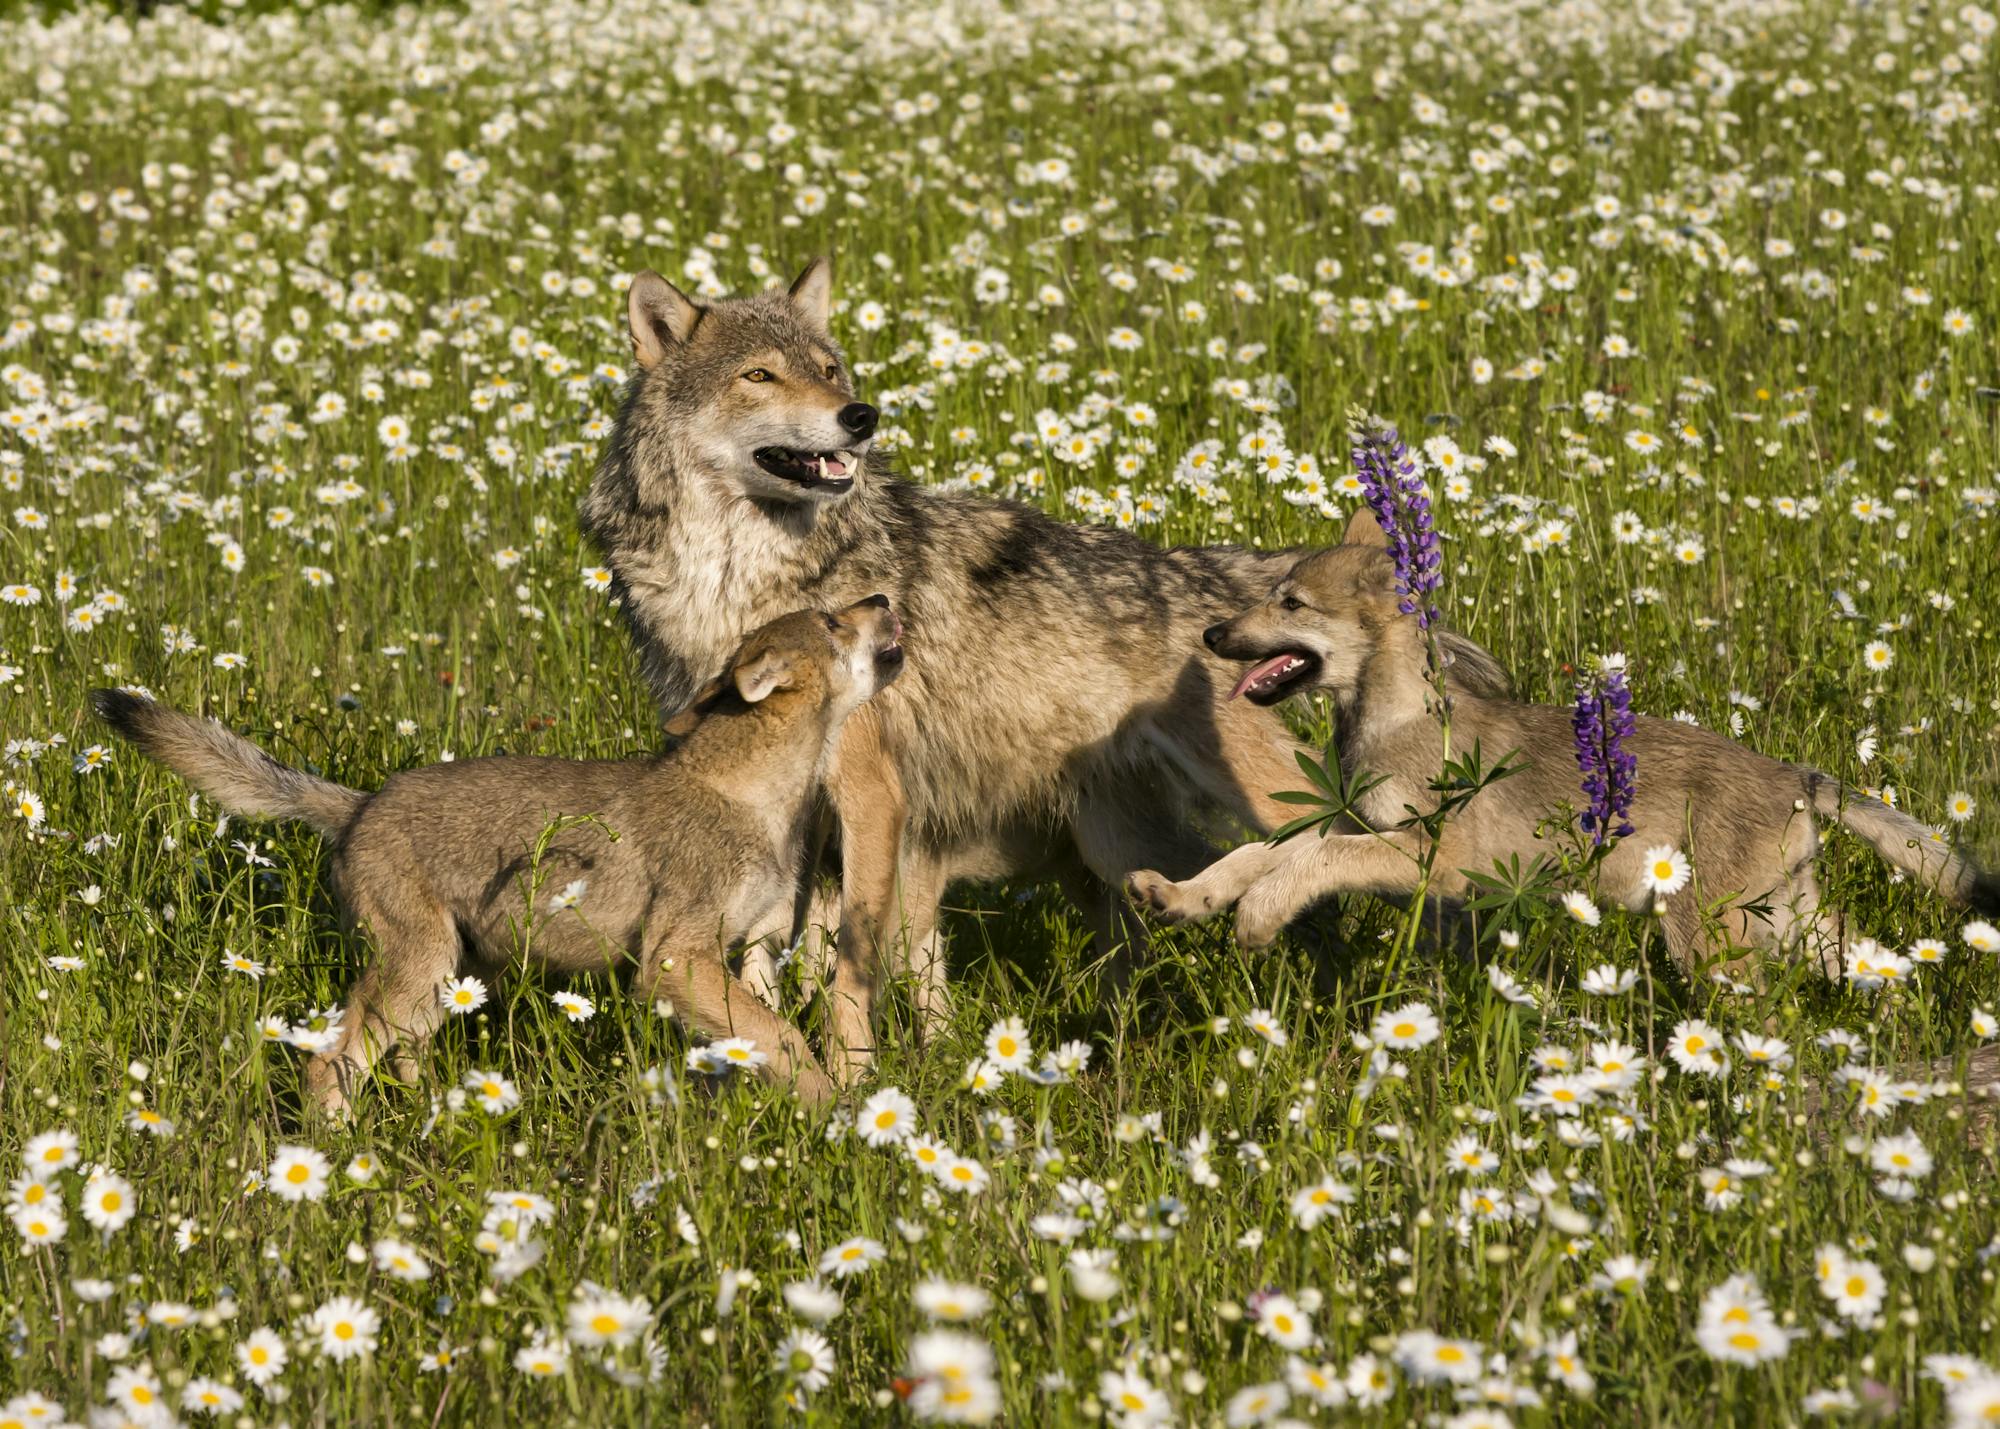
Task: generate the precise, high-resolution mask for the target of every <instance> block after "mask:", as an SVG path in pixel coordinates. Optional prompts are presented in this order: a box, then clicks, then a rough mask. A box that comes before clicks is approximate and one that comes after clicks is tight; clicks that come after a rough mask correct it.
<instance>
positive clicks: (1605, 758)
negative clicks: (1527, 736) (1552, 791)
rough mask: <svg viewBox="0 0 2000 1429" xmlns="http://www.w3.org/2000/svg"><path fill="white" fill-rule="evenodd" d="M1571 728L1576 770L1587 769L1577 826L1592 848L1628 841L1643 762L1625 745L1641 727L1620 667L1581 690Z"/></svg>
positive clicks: (1630, 692) (1571, 718) (1578, 692)
mask: <svg viewBox="0 0 2000 1429" xmlns="http://www.w3.org/2000/svg"><path fill="white" fill-rule="evenodd" d="M1570 728H1571V729H1573V730H1575V731H1576V767H1577V768H1578V769H1580V770H1582V771H1583V793H1584V798H1585V800H1586V801H1587V802H1588V807H1586V808H1585V809H1584V811H1583V814H1582V817H1581V818H1579V819H1578V821H1577V822H1579V823H1581V824H1582V825H1583V831H1584V832H1585V833H1587V834H1589V835H1590V841H1591V843H1592V845H1593V846H1599V845H1602V844H1603V842H1604V841H1605V839H1607V838H1609V837H1611V836H1613V835H1616V836H1617V837H1619V838H1621V839H1622V838H1630V837H1631V836H1632V825H1631V823H1630V822H1629V821H1628V819H1627V816H1628V815H1629V814H1630V813H1631V812H1632V793H1633V789H1634V786H1635V784H1636V781H1637V776H1638V772H1639V760H1638V757H1637V756H1636V755H1634V754H1632V753H1631V752H1630V751H1629V750H1628V749H1626V747H1625V745H1626V742H1627V741H1628V740H1630V739H1631V738H1632V735H1633V733H1634V732H1635V731H1636V730H1637V728H1638V724H1637V721H1635V720H1634V719H1633V718H1632V691H1631V689H1630V688H1629V687H1628V686H1627V685H1626V683H1625V672H1624V670H1623V669H1622V668H1619V667H1616V666H1614V667H1612V668H1611V669H1609V670H1607V671H1606V672H1605V675H1604V678H1603V680H1602V681H1601V682H1593V683H1586V684H1584V685H1582V686H1580V687H1579V688H1578V690H1577V692H1576V712H1575V713H1574V714H1572V715H1571V716H1570Z"/></svg>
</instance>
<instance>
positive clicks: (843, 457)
mask: <svg viewBox="0 0 2000 1429" xmlns="http://www.w3.org/2000/svg"><path fill="white" fill-rule="evenodd" d="M751 456H752V457H753V458H754V459H755V460H756V463H757V465H759V466H761V467H763V468H764V470H766V471H768V472H770V473H771V475H773V476H775V477H779V478H781V479H782V480H785V481H795V482H797V483H798V484H799V485H800V486H810V487H815V488H817V489H819V490H822V491H845V490H847V488H848V487H850V486H852V485H854V468H855V467H857V466H859V465H860V463H861V459H860V458H859V457H857V456H855V455H854V453H853V452H850V451H837V452H801V451H793V450H792V449H791V448H790V447H759V448H757V450H756V451H754V452H752V453H751Z"/></svg>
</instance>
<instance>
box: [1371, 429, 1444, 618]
mask: <svg viewBox="0 0 2000 1429" xmlns="http://www.w3.org/2000/svg"><path fill="white" fill-rule="evenodd" d="M1348 421H1349V430H1348V437H1349V440H1350V441H1351V442H1352V443H1353V459H1354V473H1355V475H1356V476H1357V477H1359V478H1360V481H1361V499H1362V500H1363V501H1364V502H1366V503H1367V505H1368V509H1369V510H1370V511H1372V512H1374V513H1375V519H1376V520H1377V521H1378V522H1380V523H1381V526H1382V531H1383V534H1384V535H1386V536H1387V537H1388V538H1389V554H1390V555H1391V556H1392V557H1394V558H1395V562H1396V593H1397V594H1398V595H1400V596H1401V597H1402V601H1401V602H1400V604H1399V606H1398V608H1399V609H1400V610H1401V611H1402V612H1403V614H1405V615H1414V616H1416V618H1417V627H1418V628H1419V629H1420V630H1423V631H1425V632H1428V631H1429V630H1430V628H1431V626H1432V624H1434V623H1435V622H1436V620H1437V618H1438V611H1437V606H1436V605H1435V604H1433V603H1432V601H1431V594H1432V592H1434V591H1435V590H1436V589H1437V588H1438V586H1439V585H1440V584H1442V582H1443V580H1444V556H1443V553H1442V552H1441V551H1440V550H1439V548H1438V534H1437V527H1436V525H1435V524H1434V523H1433V522H1432V519H1431V499H1430V497H1429V495H1428V494H1426V492H1425V491H1424V481H1423V477H1422V476H1421V475H1420V474H1419V472H1418V470H1417V463H1416V461H1415V459H1414V458H1412V457H1411V456H1410V451H1409V448H1408V447H1407V446H1405V445H1404V444H1403V439H1402V438H1401V437H1400V436H1398V435H1397V432H1396V429H1395V428H1394V427H1393V426H1391V425H1389V424H1388V423H1387V422H1384V421H1383V420H1382V419H1381V418H1379V417H1372V416H1369V415H1368V414H1367V413H1366V412H1364V411H1362V410H1360V409H1359V408H1355V409H1354V410H1352V411H1350V412H1349V413H1348Z"/></svg>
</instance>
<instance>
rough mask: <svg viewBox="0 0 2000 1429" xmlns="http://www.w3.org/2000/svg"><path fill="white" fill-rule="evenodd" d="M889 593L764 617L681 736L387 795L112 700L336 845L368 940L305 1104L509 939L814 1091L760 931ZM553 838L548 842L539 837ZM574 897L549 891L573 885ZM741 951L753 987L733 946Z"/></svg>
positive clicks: (185, 763)
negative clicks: (669, 1007)
mask: <svg viewBox="0 0 2000 1429" xmlns="http://www.w3.org/2000/svg"><path fill="white" fill-rule="evenodd" d="M897 635H898V627H897V621H896V617H895V616H894V615H893V614H892V613H891V611H890V609H889V607H888V605H887V603H886V602H884V601H882V600H881V598H880V597H877V598H875V599H873V600H870V601H866V602H862V603H859V604H856V605H854V606H851V607H849V608H848V609H846V610H844V611H841V612H840V613H839V614H838V615H822V614H820V613H819V612H816V611H800V612H796V613H794V614H791V615H787V616H783V617H781V618H780V619H778V620H776V621H773V622H771V623H770V624H768V625H766V626H764V627H763V628H761V629H759V630H757V631H756V632H754V633H752V634H751V635H750V636H749V637H748V638H747V639H746V640H744V641H743V643H742V645H741V646H740V647H739V648H738V650H737V651H736V653H735V655H734V656H733V657H732V658H731V660H730V661H729V664H728V667H727V670H726V671H725V675H724V676H723V677H718V679H717V680H716V681H714V682H712V683H711V685H710V686H709V687H708V688H707V689H706V690H704V691H703V692H702V695H701V698H700V699H699V700H698V701H697V703H696V710H697V712H698V713H697V714H696V716H695V717H693V718H690V719H688V720H684V721H682V722H681V724H680V727H679V728H678V729H677V731H676V733H678V734H679V735H680V736H681V740H680V743H679V744H678V746H677V747H676V748H675V749H674V750H673V751H672V752H671V753H669V754H666V755H661V756H658V757H656V758H651V759H642V760H630V761H591V762H583V761H572V760H562V759H537V758H526V757H513V756H502V757H497V758H492V759H471V760H461V761H457V762H454V763H447V764H433V765H429V766H427V767H425V768H421V769H412V770H408V771H406V772H404V773H401V774H396V775H392V776H391V777H390V778H389V780H388V781H387V782H386V783H384V784H383V786H382V787H381V789H380V790H378V791H377V792H375V793H374V794H363V793H360V792H358V791H356V790H352V789H344V788H342V787H341V786H339V785H336V784H330V783H328V782H327V781H325V780H321V779H316V778H313V777H312V776H309V775H305V774H301V773H298V772H297V771H294V770H290V769H287V768H285V767H284V766H282V765H279V764H277V763H276V762H275V761H274V760H272V759H271V758H270V757H269V756H268V755H266V754H264V752H263V751H262V750H259V749H257V748H256V746H254V745H252V744H249V743H248V742H247V741H244V740H242V739H239V738H238V737H237V736H235V735H233V734H230V733H229V732H228V731H226V730H224V729H223V728H222V727H221V726H220V725H217V724H215V723H213V722H211V721H207V720H200V719H196V718H194V717H193V716H190V715H185V714H181V713H178V712H176V711H174V710H170V709H167V708H165V707H163V706H161V705H158V704H155V703H153V702H152V701H150V700H147V699H143V698H141V697H139V696H137V695H132V694H128V693H125V692H122V691H113V690H100V691H98V692H97V693H96V695H95V696H94V703H95V705H96V708H97V710H98V713H99V714H100V715H101V716H103V717H104V718H105V719H106V720H107V721H108V722H109V723H111V724H112V725H113V727H114V728H116V729H117V730H118V731H119V732H120V733H121V734H123V735H125V736H126V737H127V738H128V739H130V740H132V741H133V742H134V743H135V744H137V745H138V746H139V748H140V749H141V750H143V751H144V752H146V753H147V754H149V755H151V756H152V757H154V758H156V759H158V760H160V761H162V762H163V763H165V764H167V765H169V766H170V767H171V768H173V769H175V770H177V771H178V772H179V773H181V774H182V775H183V776H184V777H186V778H187V779H188V780H189V781H190V782H191V783H193V784H194V785H195V787H196V788H198V789H201V790H202V791H203V792H205V793H207V794H208V795H209V796H210V797H211V798H214V799H215V800H216V801H217V802H218V803H220V804H221V805H222V806H223V807H224V808H226V809H228V810H230V811H231V812H233V813H240V814H248V815H254V816H259V817H268V818H300V819H305V820H307V821H309V822H311V823H313V824H314V826H315V827H317V828H319V829H320V830H321V831H322V832H324V833H326V834H327V835H328V836H329V837H330V839H331V840H332V843H333V882H334V886H335V889H336V891H337V892H338V893H339V895H340V897H341V899H342V902H343V904H344V906H345V911H346V912H347V914H348V916H349V919H350V920H351V922H352V923H353V924H354V925H355V926H357V927H359V928H363V929H365V930H366V931H367V933H368V934H369V936H370V938H371V939H372V940H373V942H374V944H375V947H376V957H375V960H374V962H373V964H372V965H371V966H370V967H369V969H368V970H367V972H366V973H364V974H363V976H362V978H361V980H360V982H359V983H357V984H356V986H355V988H354V991H353V994H352V996H351V997H350V999H349V1002H348V1006H347V1012H346V1015H345V1017H344V1018H343V1020H342V1023H341V1027H340V1038H339V1041H338V1042H337V1043H336V1044H335V1045H334V1046H333V1047H332V1048H330V1049H329V1050H327V1051H325V1052H323V1053H321V1054H320V1055H319V1056H317V1057H316V1058H314V1059H313V1060H312V1061H311V1062H310V1063H309V1064H308V1065H307V1071H306V1081H307V1085H308V1089H309V1092H310V1094H311V1096H312V1097H313V1099H314V1100H316V1101H317V1102H318V1103H319V1104H320V1105H321V1106H323V1107H325V1108H326V1109H328V1110H330V1111H336V1112H338V1111H341V1110H344V1109H345V1107H346V1106H347V1104H348V1101H349V1099H350V1097H351V1096H352V1094H353V1090H354V1086H355V1083H356V1081H357V1080H358V1079H359V1077H360V1076H362V1075H363V1074H365V1073H366V1072H367V1071H368V1069H369V1068H371V1067H372V1066H373V1065H374V1064H375V1062H376V1061H377V1060H378V1059H379V1058H381V1057H382V1056H383V1055H384V1054H386V1053H387V1052H388V1051H389V1050H390V1049H391V1048H392V1047H395V1046H397V1045H398V1044H399V1043H400V1044H401V1045H402V1055H403V1056H404V1057H405V1058H407V1057H408V1056H409V1055H410V1052H411V1051H412V1049H414V1048H415V1047H417V1046H420V1045H421V1044H422V1042H423V1040H424V1039H425V1038H426V1037H427V1036H428V1035H429V1034H430V1033H431V1031H432V1030H434V1028H435V1027H436V1025H437V1023H438V1021H439V1020H440V1018H441V1016H442V1011H441V1008H440V1006H439V1002H438V988H439V985H440V984H441V983H443V982H444V981H445V980H447V979H448V978H451V977H453V976H454V975H456V974H457V973H458V972H459V971H460V969H461V967H463V966H466V965H467V964H468V963H469V964H470V965H471V966H473V967H477V968H479V969H481V970H483V971H486V972H488V973H489V974H490V973H491V972H493V971H496V970H498V969H499V968H502V967H504V966H505V965H506V964H507V963H508V962H509V961H511V960H512V959H513V958H514V957H516V956H519V957H523V958H528V959H532V960H533V961H536V962H539V963H542V964H544V965H546V966H549V967H553V968H556V969H559V970H565V971H580V970H584V969H592V968H603V967H607V966H613V965H618V964H621V963H627V962H629V963H631V964H633V965H634V967H635V969H636V972H635V975H634V987H635V990H636V991H637V992H638V993H639V994H640V995H641V996H643V997H648V998H661V999H666V1000H669V1001H671V1002H672V1003H673V1004H674V1006H675V1009H676V1012H677V1014H678V1015H679V1016H680V1017H681V1018H682V1019H683V1021H684V1022H685V1023H686V1024H687V1025H688V1026H690V1027H692V1028H694V1029H697V1030H698V1031H700V1032H702V1033H705V1034H707V1035H708V1036H711V1037H720V1036H743V1037H748V1038H750V1039H751V1040H753V1041H754V1042H756V1043H757V1044H758V1047H759V1049H760V1050H762V1051H763V1052H765V1053H766V1054H767V1055H768V1056H769V1058H770V1061H769V1063H768V1064H767V1066H766V1068H765V1071H766V1074H767V1075H769V1076H770V1077H772V1078H774V1079H776V1080H781V1081H786V1082H790V1083H793V1084H794V1085H795V1086H796V1088H797V1090H798V1093H799V1095H800V1096H801V1097H802V1098H804V1099H806V1100H808V1101H814V1102H819V1101H824V1100H826V1099H827V1097H828V1096H829V1095H830V1094H831V1090H832V1088H831V1083H829V1082H828V1080H827V1078H826V1076H825V1074H824V1073H823V1072H822V1071H821V1070H820V1069H819V1066H818V1065H817V1063H816V1062H815V1061H814V1059H813V1056H812V1053H811V1051H810V1050H809V1049H808V1048H807V1046H806V1043H805V1040H804V1039H803V1038H802V1037H801V1036H800V1035H799V1033H798V1031H797V1029H796V1028H794V1027H792V1026H791V1025H790V1024H789V1023H786V1022H784V1021H783V1020H781V1019H780V1018H778V1017H777V1016H776V1015H774V1014H773V1013H772V1012H771V1011H770V1009H769V1008H768V1007H767V1006H766V1005H765V1002H764V1001H763V1000H760V998H759V997H758V996H757V995H756V993H757V992H758V991H759V990H762V991H764V992H766V993H769V992H770V991H771V990H772V987H773V980H772V978H771V976H770V964H769V954H768V945H769V944H770V943H772V942H773V941H777V942H778V943H779V945H780V946H782V945H783V944H782V940H784V939H785V938H787V937H788V935H789V932H790V929H791V926H792V923H793V921H794V902H795V900H796V898H797V892H798V887H799V879H800V869H801V865H802V863H803V861H804V857H805V854H806V842H807V834H808V832H809V828H810V823H811V815H812V799H813V795H814V791H815V789H816V788H817V786H818V784H819V781H820V780H821V778H822V777H823V775H824V770H825V766H826V763H827V761H828V759H829V757H830V754H831V750H832V746H833V742H834V740H835V739H836V738H837V736H838V735H839V733H840V731H841V728H842V726H843V725H844V724H845V723H846V722H847V720H848V716H849V715H850V714H851V713H852V712H853V711H854V710H855V709H856V708H857V707H859V706H860V705H861V704H862V702H863V701H865V700H867V699H868V698H869V697H871V696H872V695H874V694H875V693H876V692H877V690H879V689H880V688H882V686H884V685H885V684H886V683H888V682H889V681H890V680H892V679H893V678H894V677H895V675H896V673H897V672H898V670H899V669H900V667H901V652H900V646H899V645H898V643H897ZM538 848H539V852H538ZM576 879H581V880H584V881H585V883H586V885H587V887H586V891H585V892H584V894H583V897H582V899H581V901H580V902H579V903H578V904H577V905H576V906H575V907H574V908H567V909H552V908H550V906H549V899H550V898H551V896H552V895H553V894H555V893H556V892H557V891H559V890H561V889H563V888H564V887H565V886H566V885H568V884H569V883H570V882H571V881H572V880H576ZM745 949H748V950H750V961H751V962H752V964H753V966H754V968H755V970H756V973H757V977H756V981H757V982H758V983H759V984H760V985H761V986H760V987H752V986H747V985H746V984H745V983H744V982H742V981H739V980H738V979H737V978H736V977H734V976H732V975H731V974H730V972H729V970H728V967H727V965H726V962H725V958H726V957H727V956H728V955H730V954H731V953H734V952H737V951H739V950H745Z"/></svg>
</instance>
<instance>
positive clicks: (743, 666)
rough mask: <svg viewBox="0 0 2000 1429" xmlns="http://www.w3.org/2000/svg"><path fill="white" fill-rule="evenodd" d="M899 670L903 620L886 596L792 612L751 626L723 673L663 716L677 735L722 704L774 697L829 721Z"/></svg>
mask: <svg viewBox="0 0 2000 1429" xmlns="http://www.w3.org/2000/svg"><path fill="white" fill-rule="evenodd" d="M902 672H903V622H902V621H901V620H900V619H898V618H897V615H896V612H895V611H893V610H891V609H890V608H889V597H888V596H886V595H871V596H869V597H867V598H866V599H865V600H858V601H856V602H855V603H854V604H853V605H850V606H848V607H847V608H846V609H844V610H833V611H826V610H795V611H793V612H792V613H791V614H790V615H781V616H779V617H778V618H777V619H776V620H773V621H771V622H770V623H768V624H766V625H762V626H759V627H758V628H757V629H755V630H753V631H751V632H750V634H749V636H748V637H747V638H745V640H744V641H743V643H742V644H741V645H739V646H738V647H737V648H736V653H735V654H733V655H731V656H730V657H729V664H728V665H727V666H726V667H724V669H723V671H722V673H721V674H719V675H717V676H716V677H715V678H714V679H712V680H710V681H709V682H708V684H707V685H706V686H704V687H703V688H702V690H701V691H700V693H698V694H697V695H696V696H695V698H694V702H693V703H692V704H690V705H689V706H688V708H687V709H686V710H684V711H682V712H681V713H680V714H678V715H676V716H675V717H674V718H673V719H671V720H669V721H668V722H667V726H666V729H667V734H668V735H669V737H671V738H675V739H683V738H686V737H687V736H688V735H689V734H691V733H693V731H694V730H695V729H696V727H698V726H699V725H700V724H701V722H702V721H703V720H704V719H706V718H707V717H708V716H709V715H710V714H711V713H713V712H714V711H715V710H716V709H717V708H719V707H721V706H722V705H723V704H725V703H728V704H729V705H730V706H731V707H732V708H736V709H745V708H748V707H750V706H752V705H763V704H765V703H767V702H769V701H771V700H773V699H776V700H778V701H779V702H780V703H781V704H784V705H787V706H789V705H793V704H796V705H799V706H801V707H804V708H814V709H824V710H825V711H826V713H827V717H828V719H829V720H830V722H831V725H830V727H833V726H837V725H838V724H839V722H840V721H841V720H843V719H845V718H846V717H847V716H848V715H849V714H852V713H853V712H854V710H855V709H856V707H858V706H859V705H861V704H862V703H863V702H864V701H866V700H868V699H869V698H871V697H872V696H874V695H875V694H876V693H877V692H879V691H880V690H881V689H882V688H883V687H884V686H886V685H888V684H889V683H890V682H891V681H893V680H894V679H895V678H896V676H898V675H900V674H901V673H902Z"/></svg>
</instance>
